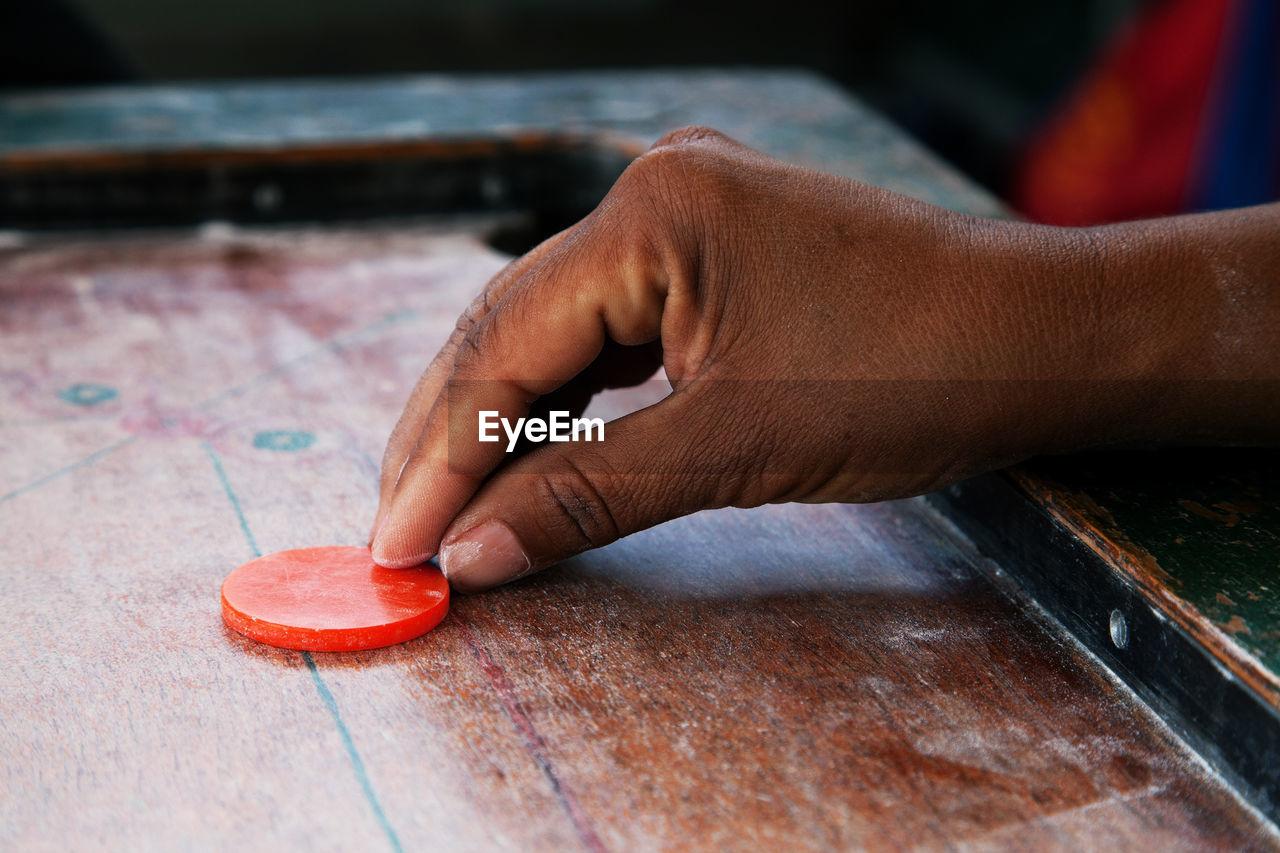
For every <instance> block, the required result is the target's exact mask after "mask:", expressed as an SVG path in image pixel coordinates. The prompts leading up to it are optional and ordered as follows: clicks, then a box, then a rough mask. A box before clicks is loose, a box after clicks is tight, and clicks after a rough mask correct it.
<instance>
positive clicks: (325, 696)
mask: <svg viewBox="0 0 1280 853" xmlns="http://www.w3.org/2000/svg"><path fill="white" fill-rule="evenodd" d="M203 444H204V449H205V452H206V453H208V454H209V461H210V462H212V463H213V470H214V471H215V472H216V473H217V475H218V482H220V483H221V484H222V488H223V491H225V492H226V494H227V500H228V501H230V502H231V508H232V509H233V510H235V513H236V518H237V519H239V521H240V530H241V532H243V533H244V538H245V541H247V542H248V543H249V549H250V550H251V551H252V552H253V556H255V557H261V556H262V551H261V549H259V548H258V541H257V540H256V539H254V537H253V531H252V530H251V529H250V528H249V521H248V519H247V518H245V515H244V509H243V508H242V507H241V505H240V498H239V497H237V496H236V492H235V489H233V488H232V487H231V481H230V480H228V479H227V472H226V470H225V469H224V468H223V467H222V460H221V459H219V458H218V453H217V451H216V450H214V449H213V445H212V444H210V443H209V442H208V441H207V440H205V441H204V442H203ZM301 654H302V661H303V663H305V664H306V665H307V671H308V672H309V673H310V674H311V683H312V685H314V686H315V689H316V693H317V694H319V696H320V701H321V702H323V703H324V706H325V708H326V709H327V710H328V711H329V716H330V717H332V718H333V724H334V726H335V727H337V729H338V736H339V737H341V738H342V746H343V748H344V749H346V751H347V758H348V759H349V760H350V762H351V769H352V771H353V772H354V773H355V776H356V781H357V782H359V783H360V788H361V790H362V791H364V798H365V801H366V802H368V804H369V807H370V808H371V809H373V816H374V818H376V819H377V821H378V824H379V825H380V826H381V827H382V831H383V833H384V834H385V835H386V836H387V841H388V842H389V843H390V844H391V849H392V850H394V851H396V853H402V851H403V850H404V847H403V846H402V845H401V844H400V836H398V835H396V830H395V827H393V826H392V825H391V821H390V820H388V819H387V813H386V812H385V811H384V810H383V808H382V802H381V801H380V800H379V799H378V793H377V791H375V790H374V789H373V782H372V780H370V778H369V772H368V770H367V769H366V768H365V765H364V759H363V758H361V757H360V751H359V750H357V749H356V743H355V740H354V739H353V738H352V737H351V730H350V729H349V728H347V723H346V720H344V719H343V718H342V711H341V709H339V708H338V700H337V699H336V698H335V697H334V695H333V691H332V690H330V689H329V685H328V684H326V683H325V680H324V676H322V675H321V674H320V668H319V667H318V666H317V665H316V659H315V658H314V657H313V656H312V654H311V652H305V651H304V652H302V653H301Z"/></svg>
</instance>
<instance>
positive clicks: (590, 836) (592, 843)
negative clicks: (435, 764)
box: [450, 611, 606, 853]
mask: <svg viewBox="0 0 1280 853" xmlns="http://www.w3.org/2000/svg"><path fill="white" fill-rule="evenodd" d="M450 617H451V618H452V620H453V622H454V624H455V625H457V626H458V627H459V629H460V630H461V631H462V634H463V636H464V637H465V638H466V640H467V645H469V646H470V647H471V652H472V654H474V655H475V656H476V660H477V661H478V662H479V663H480V668H481V669H482V670H484V674H485V675H486V676H488V678H489V683H490V684H491V685H492V686H493V689H494V691H495V692H496V693H497V694H498V699H499V701H501V702H502V708H503V710H505V711H506V712H507V717H508V719H510V720H511V724H512V725H513V726H515V729H516V731H517V732H519V733H520V737H521V739H522V740H523V741H524V745H525V748H526V749H528V750H529V754H530V755H531V756H532V757H533V761H534V763H535V764H537V765H538V769H539V770H541V771H542V775H543V776H545V777H547V781H548V782H550V783H551V790H552V792H554V794H555V797H556V800H557V801H559V803H560V807H561V808H563V809H564V811H565V814H567V815H568V816H569V820H570V822H572V823H573V828H574V829H575V830H576V831H577V833H578V840H579V841H581V842H582V846H583V847H585V848H587V849H588V850H590V851H591V853H604V851H605V849H606V848H605V846H604V842H603V841H601V840H600V836H599V835H597V834H596V831H595V828H594V827H593V826H592V825H591V821H590V819H588V818H587V814H586V812H584V811H583V810H582V806H581V805H579V803H578V800H577V798H576V797H574V796H573V794H571V793H570V792H569V789H568V788H567V787H565V784H564V782H562V781H561V780H560V775H559V774H558V773H556V769H555V766H554V765H552V763H551V759H550V757H548V755H547V744H546V741H544V740H543V739H542V735H540V734H539V733H538V730H537V728H535V727H534V725H533V721H532V720H530V719H529V715H528V714H526V713H525V711H524V707H523V706H522V705H521V704H520V699H519V698H518V697H517V696H516V691H515V688H514V687H512V686H511V682H510V681H508V680H507V674H506V672H505V671H504V670H503V669H502V667H500V666H498V664H496V663H495V662H494V660H493V658H492V657H490V656H489V651H488V649H486V648H485V647H484V643H482V642H481V641H480V638H479V637H478V636H477V635H476V632H475V629H473V628H472V627H471V623H470V622H468V621H467V620H466V619H464V618H463V617H462V614H460V613H458V612H457V611H454V612H453V613H451V614H450Z"/></svg>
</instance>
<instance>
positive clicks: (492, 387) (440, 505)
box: [373, 227, 665, 567]
mask: <svg viewBox="0 0 1280 853" xmlns="http://www.w3.org/2000/svg"><path fill="white" fill-rule="evenodd" d="M596 231H597V229H595V228H590V227H586V228H580V229H578V230H576V231H574V232H573V233H572V234H570V235H568V236H567V237H566V238H565V239H564V240H562V241H561V242H560V244H559V245H557V246H556V247H555V248H554V249H552V250H551V251H549V252H548V253H547V254H546V256H545V257H543V258H542V259H541V260H539V261H538V262H536V263H534V264H532V265H531V266H530V267H529V268H528V269H527V270H525V271H524V273H523V274H522V275H520V276H519V278H518V279H517V280H516V281H514V282H512V284H511V285H510V287H508V288H507V290H506V292H505V293H504V294H502V296H501V297H500V298H499V299H498V301H497V303H496V304H495V305H494V306H493V307H492V309H491V310H490V311H489V312H488V313H487V314H485V315H484V316H483V317H482V318H480V320H478V321H477V322H476V323H475V324H474V325H473V326H472V327H471V328H470V330H469V331H468V332H467V333H466V334H465V335H464V336H463V338H462V340H461V341H460V342H459V345H458V351H457V355H456V356H455V358H454V360H453V364H452V367H451V369H450V371H449V377H448V379H447V381H446V383H445V387H444V388H443V389H442V390H441V392H440V393H438V394H437V395H436V399H435V401H434V403H433V404H432V406H431V408H430V412H429V414H428V416H427V418H426V421H425V423H424V425H423V428H422V431H421V433H420V435H419V436H418V440H417V442H416V445H415V447H414V448H413V450H412V452H411V453H410V454H409V457H408V459H407V460H406V462H405V464H404V468H403V469H402V470H401V472H400V477H399V481H398V482H397V484H396V486H395V489H394V492H393V494H392V497H391V502H390V507H389V509H388V510H387V512H386V517H385V520H384V521H383V523H382V526H381V528H380V530H379V531H378V533H377V535H376V537H375V539H374V542H373V554H374V559H375V560H376V561H377V562H378V563H380V564H381V565H384V566H390V567H403V566H412V565H417V564H419V563H421V562H424V561H425V560H428V559H430V558H431V557H432V556H434V555H435V553H436V552H437V550H438V549H439V546H440V538H441V536H442V535H443V534H444V531H445V529H446V528H447V527H448V525H449V523H450V522H451V521H452V520H453V518H454V516H456V515H457V514H458V512H459V511H460V510H461V509H462V508H463V507H464V506H465V505H466V504H467V502H468V501H469V500H470V499H471V497H472V496H473V495H474V494H475V492H476V491H477V489H479V487H480V485H481V483H483V482H484V480H485V478H486V477H487V476H488V475H489V474H490V473H491V472H492V471H493V470H494V469H495V468H496V467H498V465H499V464H501V462H502V460H503V458H504V456H505V453H506V449H505V442H502V441H499V442H481V441H480V440H479V434H478V425H479V413H480V412H481V411H486V412H497V413H498V416H499V417H502V418H506V419H508V421H511V422H514V421H515V419H517V418H521V417H524V416H525V415H526V414H528V412H529V409H530V406H531V405H532V404H533V402H534V401H536V400H537V399H538V397H540V396H542V395H543V394H547V393H549V392H551V391H553V390H554V389H556V388H558V387H560V386H561V385H563V384H564V383H565V382H567V381H569V380H570V379H572V378H573V377H574V376H576V375H577V374H578V373H579V372H580V371H581V370H583V369H584V368H585V367H587V366H588V365H589V364H591V362H592V361H593V360H594V359H595V357H596V356H597V355H598V354H599V352H600V350H601V348H602V347H603V346H604V342H605V338H606V336H609V337H612V338H613V339H614V340H617V341H618V342H619V343H622V344H639V343H646V342H649V341H653V340H655V339H657V337H658V332H659V328H660V323H661V316H662V304H663V299H664V298H665V283H664V282H665V278H664V276H662V275H661V274H660V270H659V269H658V265H657V262H656V260H657V259H656V258H654V257H653V255H652V254H651V253H647V252H644V251H624V250H622V249H621V247H619V246H618V245H617V240H611V239H607V238H605V237H604V236H603V235H597V234H596ZM597 236H600V239H597Z"/></svg>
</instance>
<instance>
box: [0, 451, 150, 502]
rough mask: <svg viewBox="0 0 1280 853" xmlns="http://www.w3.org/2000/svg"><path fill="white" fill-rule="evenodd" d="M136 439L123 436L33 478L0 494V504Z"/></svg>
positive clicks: (78, 468) (87, 464)
mask: <svg viewBox="0 0 1280 853" xmlns="http://www.w3.org/2000/svg"><path fill="white" fill-rule="evenodd" d="M136 439H137V436H136V435H131V436H129V437H128V438H122V439H120V440H119V441H117V442H116V443H115V444H109V445H107V446H106V447H104V448H102V449H101V450H95V451H94V452H93V453H90V454H89V455H88V456H86V457H84V458H83V459H81V460H79V461H78V462H72V463H71V464H70V465H65V466H63V467H61V468H59V469H58V470H57V471H54V472H53V473H52V474H45V475H44V476H43V477H41V478H40V479H38V480H33V481H32V482H30V483H27V484H26V485H25V486H19V487H18V488H16V489H14V490H13V491H12V492H9V493H8V494H7V495H0V504H2V503H5V502H6V501H11V500H13V499H14V498H16V497H18V496H19V495H22V494H26V493H27V492H29V491H31V490H32V489H37V488H39V487H40V486H43V485H44V484H45V483H49V482H52V481H53V480H56V479H58V478H59V477H62V476H64V475H66V474H70V473H71V472H72V471H78V470H80V469H81V468H85V467H88V466H89V465H92V464H93V463H94V462H97V461H98V460H99V459H101V458H102V457H104V456H108V455H110V454H112V453H115V452H116V451H117V450H119V449H120V448H122V447H124V446H125V445H127V444H131V443H133V442H134V441H135V440H136Z"/></svg>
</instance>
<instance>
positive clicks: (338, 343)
mask: <svg viewBox="0 0 1280 853" xmlns="http://www.w3.org/2000/svg"><path fill="white" fill-rule="evenodd" d="M417 316H418V313H417V312H416V311H395V312H391V313H389V314H385V315H383V316H382V317H381V318H379V319H378V320H376V321H374V322H372V323H370V324H369V325H367V326H363V327H361V328H359V329H356V330H355V331H354V332H350V333H348V334H345V335H340V336H338V337H336V338H331V339H329V340H328V341H325V342H324V343H323V344H321V345H320V346H318V347H316V348H315V349H312V350H309V351H307V352H305V353H303V354H302V355H299V356H296V357H294V358H291V359H289V360H288V361H283V362H281V363H280V364H277V365H276V366H275V367H273V368H271V369H270V370H266V371H264V372H262V373H259V374H258V375H257V376H254V377H253V378H251V379H246V380H245V381H244V382H241V383H240V384H238V385H233V386H231V387H230V388H228V389H227V390H225V391H222V392H221V393H219V394H217V395H215V396H213V397H210V398H209V399H207V400H205V401H204V402H202V403H199V404H198V405H197V406H196V408H197V409H210V408H213V407H214V406H216V405H218V404H219V403H221V402H223V401H224V400H229V399H231V398H232V397H239V396H241V395H243V394H245V393H247V392H249V391H251V390H253V389H254V388H256V387H257V386H259V385H261V384H262V383H264V382H267V381H269V380H271V379H275V378H276V377H277V376H282V375H284V374H285V373H288V372H289V371H290V370H292V369H293V368H295V367H297V366H299V365H301V364H306V363H307V362H309V361H311V360H313V359H316V358H319V357H320V356H322V355H326V354H328V353H335V352H341V351H342V350H344V349H346V348H347V347H349V346H351V345H352V344H354V343H357V342H358V341H359V340H360V339H361V338H364V337H367V336H369V335H372V334H375V333H377V332H380V331H382V330H383V329H389V328H391V327H393V326H398V325H399V324H401V323H404V322H407V321H409V320H412V319H414V318H415V317H417Z"/></svg>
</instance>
